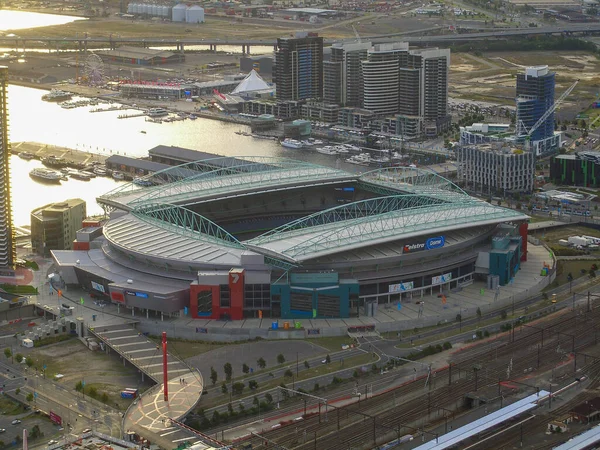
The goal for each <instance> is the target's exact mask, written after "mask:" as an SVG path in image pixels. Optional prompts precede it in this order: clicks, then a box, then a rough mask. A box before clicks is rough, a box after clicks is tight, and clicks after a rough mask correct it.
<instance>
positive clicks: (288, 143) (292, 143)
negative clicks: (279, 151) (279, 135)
mask: <svg viewBox="0 0 600 450" xmlns="http://www.w3.org/2000/svg"><path fill="white" fill-rule="evenodd" d="M281 145H282V146H283V147H286V148H302V147H304V144H303V143H302V142H300V141H297V140H295V139H289V138H288V139H284V140H283V141H281Z"/></svg>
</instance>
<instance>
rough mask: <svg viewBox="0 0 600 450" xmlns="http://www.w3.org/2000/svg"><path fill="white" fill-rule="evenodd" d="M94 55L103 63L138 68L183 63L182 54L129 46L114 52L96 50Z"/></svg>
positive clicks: (183, 57)
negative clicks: (137, 66)
mask: <svg viewBox="0 0 600 450" xmlns="http://www.w3.org/2000/svg"><path fill="white" fill-rule="evenodd" d="M95 53H96V54H97V55H98V56H100V58H102V60H103V61H105V62H109V63H110V62H120V63H125V64H133V65H139V66H159V65H162V64H172V63H179V62H184V61H185V55H184V54H183V53H175V52H170V51H167V50H152V49H150V48H141V47H130V46H121V47H117V48H116V49H115V50H97V51H96V52H95Z"/></svg>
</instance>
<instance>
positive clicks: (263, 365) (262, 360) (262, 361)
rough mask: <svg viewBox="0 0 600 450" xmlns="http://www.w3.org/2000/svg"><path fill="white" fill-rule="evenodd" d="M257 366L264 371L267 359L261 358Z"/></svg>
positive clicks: (257, 361)
mask: <svg viewBox="0 0 600 450" xmlns="http://www.w3.org/2000/svg"><path fill="white" fill-rule="evenodd" d="M256 365H257V366H258V367H260V368H261V369H264V368H265V367H267V362H266V361H265V359H264V358H263V357H262V356H261V357H260V358H258V359H257V360H256Z"/></svg>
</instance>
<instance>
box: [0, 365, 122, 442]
mask: <svg viewBox="0 0 600 450" xmlns="http://www.w3.org/2000/svg"><path fill="white" fill-rule="evenodd" d="M0 373H1V374H2V378H3V380H2V383H3V384H4V390H5V392H9V393H11V394H12V395H14V396H16V397H18V398H19V399H20V400H21V401H23V402H24V403H28V402H27V401H26V397H27V395H28V394H29V393H31V394H33V395H34V400H33V402H32V406H33V407H34V409H36V408H37V409H40V410H41V411H43V412H45V413H47V414H49V413H50V411H52V412H54V413H56V414H58V415H59V416H60V417H61V418H62V420H63V424H64V425H67V424H70V425H71V427H72V428H69V427H67V426H65V427H64V432H65V437H66V433H68V432H69V431H70V432H71V433H80V432H81V431H82V430H84V429H86V428H91V429H93V430H97V431H99V432H102V433H106V434H109V435H112V436H117V437H122V430H121V426H122V425H121V418H122V414H121V413H120V412H119V411H117V410H115V409H113V408H110V407H108V406H106V405H104V404H102V403H100V402H97V401H95V400H93V399H90V398H89V397H86V398H83V395H82V394H80V393H77V392H75V391H72V390H70V389H68V388H66V387H64V386H62V385H60V384H58V383H55V382H53V381H51V380H48V379H46V378H44V377H43V376H41V375H40V374H36V373H34V372H33V371H32V370H31V369H27V367H26V366H24V365H18V364H14V365H13V364H9V363H6V362H0ZM17 388H18V389H20V393H19V394H16V390H17Z"/></svg>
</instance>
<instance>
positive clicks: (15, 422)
mask: <svg viewBox="0 0 600 450" xmlns="http://www.w3.org/2000/svg"><path fill="white" fill-rule="evenodd" d="M20 423H21V421H20V420H19V419H15V420H13V421H12V422H11V424H13V425H19V424H20Z"/></svg>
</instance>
